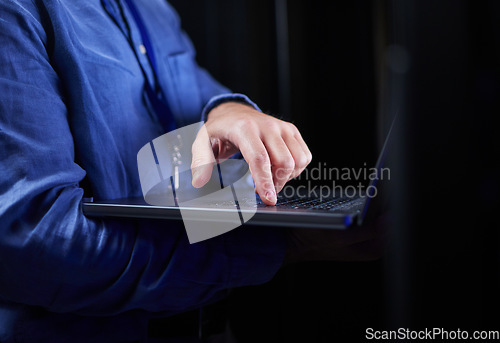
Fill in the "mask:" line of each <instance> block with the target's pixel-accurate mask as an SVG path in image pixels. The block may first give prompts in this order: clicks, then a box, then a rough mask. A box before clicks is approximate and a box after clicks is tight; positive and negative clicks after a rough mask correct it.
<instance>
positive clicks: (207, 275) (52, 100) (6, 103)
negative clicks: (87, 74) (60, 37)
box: [0, 0, 285, 316]
mask: <svg viewBox="0 0 500 343" xmlns="http://www.w3.org/2000/svg"><path fill="white" fill-rule="evenodd" d="M41 3H42V2H31V1H10V0H9V1H2V2H1V3H0V46H2V50H1V51H0V297H1V298H2V299H7V300H9V301H13V302H17V303H23V304H28V305H34V306H42V307H44V308H46V309H48V310H50V311H53V312H72V313H78V314H86V315H99V316H103V315H113V314H117V313H121V312H124V311H127V310H131V309H142V310H146V311H150V312H170V313H175V312H180V311H186V310H189V309H193V308H196V307H199V306H201V305H203V304H205V303H208V302H212V301H214V300H215V299H218V298H219V297H221V295H222V294H223V290H225V289H227V288H231V287H237V286H243V285H249V284H258V283H262V282H266V281H267V280H269V279H270V278H271V277H272V276H273V275H274V274H275V272H276V271H277V269H278V268H279V266H280V265H281V262H282V259H283V255H284V249H285V247H284V245H285V243H284V242H285V239H284V237H283V232H282V231H279V230H272V229H257V228H238V229H236V230H233V231H231V232H229V233H227V234H224V235H222V236H218V237H215V238H213V239H210V240H207V241H203V242H200V243H196V244H192V245H190V244H189V243H188V241H187V237H186V234H185V231H184V228H183V227H182V225H177V224H173V223H169V222H166V221H153V220H144V221H133V220H132V221H131V220H110V219H106V220H96V219H90V218H87V217H85V216H84V215H83V213H82V209H81V199H82V196H83V190H82V189H81V188H80V186H79V184H80V182H81V181H82V179H83V178H84V177H85V174H86V171H85V170H84V166H79V165H78V164H76V163H75V151H74V150H75V148H74V141H73V140H74V136H73V135H72V128H71V127H70V126H69V124H68V117H69V116H71V112H70V111H68V108H67V106H66V102H67V99H66V98H65V94H66V93H65V91H64V89H62V87H61V83H60V80H59V77H58V71H57V70H56V69H55V68H54V67H53V66H52V65H51V57H50V56H51V49H53V48H54V47H53V45H52V43H51V42H50V40H48V39H47V34H46V33H47V32H49V31H50V30H51V29H52V28H51V23H50V20H49V19H48V18H46V17H44V15H43V13H44V9H43V5H41Z"/></svg>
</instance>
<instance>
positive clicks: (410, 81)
mask: <svg viewBox="0 0 500 343" xmlns="http://www.w3.org/2000/svg"><path fill="white" fill-rule="evenodd" d="M170 3H171V4H173V5H174V7H175V8H176V9H177V10H178V12H179V13H180V15H181V18H182V20H183V27H184V29H185V30H186V31H187V32H188V34H189V35H190V36H191V38H192V40H193V42H194V44H195V46H196V47H197V50H198V58H197V59H198V62H199V64H200V65H202V66H203V67H205V68H207V69H208V70H209V71H210V72H211V73H212V75H213V76H214V77H215V78H216V79H218V80H219V81H220V82H221V83H223V84H225V85H226V86H228V87H229V88H231V89H232V90H233V91H235V92H241V93H245V94H247V95H248V96H249V97H250V98H252V99H253V100H254V101H255V102H257V103H258V104H259V106H260V107H261V108H262V109H263V111H265V112H267V113H270V114H272V115H275V116H278V117H281V118H284V119H286V120H289V121H292V122H294V123H295V124H296V126H297V127H298V128H299V129H300V130H301V132H302V134H303V137H304V139H305V141H306V142H307V143H308V145H309V147H310V149H311V151H312V153H313V156H314V159H313V162H312V163H311V166H312V167H314V166H317V165H318V163H327V165H328V166H331V167H339V168H342V167H359V166H362V165H363V164H364V163H367V165H368V166H370V165H373V164H374V163H375V159H376V156H377V154H378V151H379V148H380V141H381V137H382V138H383V137H384V135H385V134H384V132H386V131H387V126H388V122H390V118H391V117H392V116H394V114H395V113H396V112H397V111H399V117H398V122H397V125H396V128H397V130H396V134H395V142H394V143H393V146H394V148H393V151H392V155H393V157H394V158H393V165H392V166H391V168H392V171H391V176H392V177H393V179H391V188H392V192H391V194H392V199H393V206H392V207H391V210H390V218H391V223H392V225H391V226H390V228H389V239H388V249H387V252H386V254H385V255H384V256H383V257H382V258H381V259H379V260H377V261H373V262H322V263H304V264H298V265H295V266H290V267H287V268H286V269H283V270H281V271H280V272H279V273H278V275H276V277H275V278H274V279H273V280H272V282H270V283H268V284H266V285H262V286H253V287H244V288H241V289H236V290H232V291H231V293H230V296H229V297H228V299H227V300H226V301H223V302H221V303H219V304H217V305H215V306H212V307H208V308H205V309H204V310H203V311H204V312H203V322H204V328H205V329H206V332H209V333H210V332H213V333H216V332H221V331H223V330H224V328H227V326H229V327H230V330H231V332H232V334H233V337H234V338H235V340H236V341H237V342H255V341H258V342H263V341H270V342H332V341H334V340H335V339H337V340H338V341H341V342H347V341H362V340H364V335H365V330H366V328H368V327H374V328H376V329H380V330H388V329H391V328H392V329H394V328H399V327H408V328H410V329H413V330H418V329H423V328H426V327H427V328H432V327H442V328H445V329H448V330H456V329H459V328H460V329H461V330H467V329H469V330H480V329H489V330H499V329H500V321H499V320H498V317H499V316H498V312H499V308H498V295H497V293H498V291H499V289H498V276H499V271H500V269H499V266H498V261H499V259H500V255H499V253H498V251H499V250H498V242H499V238H498V229H499V226H500V225H499V224H498V220H497V218H496V215H495V214H496V213H497V212H498V211H496V210H497V209H498V207H497V205H498V199H499V196H498V193H499V188H500V187H499V176H500V173H499V168H498V167H499V156H500V150H499V149H498V134H499V130H498V125H497V124H496V121H495V119H496V117H498V115H499V114H500V106H499V103H500V100H499V99H500V95H499V94H500V67H499V66H500V63H499V62H500V27H499V22H500V20H498V18H499V16H500V3H499V2H496V1H459V0H457V1H451V0H440V1H430V0H422V1H416V0H415V1H410V0H407V1H382V0H377V1H355V0H351V1H319V0H308V1H305V0H294V1H281V0H277V1H269V0H238V1H235V0H205V1H199V0H198V1H194V0H173V1H170ZM283 4H285V5H286V8H285V11H284V12H283V7H280V6H282V5H283ZM283 13H286V14H287V16H286V19H287V22H285V23H284V22H283V16H282V14H283ZM283 28H285V30H283ZM283 32H285V33H286V34H287V35H285V36H283ZM283 37H285V38H287V39H283ZM278 61H280V62H278ZM190 316H191V317H190ZM196 316H197V314H195V313H192V314H186V315H183V316H179V321H177V322H176V321H175V320H176V319H173V321H172V322H171V323H174V324H169V325H167V326H165V324H164V323H162V325H163V326H162V327H163V330H165V331H169V330H174V327H177V328H179V327H182V326H183V325H184V324H180V323H182V322H184V323H185V322H191V323H194V324H190V325H193V326H192V327H191V329H192V330H195V329H196V323H195V322H196V320H191V321H190V318H191V319H192V318H195V319H196ZM188 326H189V325H188ZM155 331H158V332H161V331H162V330H161V329H158V327H157V326H155V325H152V332H155ZM226 331H227V330H226Z"/></svg>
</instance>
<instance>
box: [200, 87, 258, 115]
mask: <svg viewBox="0 0 500 343" xmlns="http://www.w3.org/2000/svg"><path fill="white" fill-rule="evenodd" d="M231 101H234V102H241V103H244V104H247V105H250V106H252V107H253V108H255V109H256V110H257V111H259V112H262V110H261V109H260V108H259V106H257V104H255V103H254V102H253V101H252V100H250V98H248V97H247V96H246V95H244V94H239V93H227V94H219V95H216V96H214V97H213V98H211V99H210V100H209V101H208V103H207V104H206V105H205V107H204V108H203V111H202V112H201V120H202V121H204V122H205V121H207V117H208V114H209V113H210V111H211V110H213V109H214V108H215V107H217V106H219V105H221V104H223V103H225V102H231Z"/></svg>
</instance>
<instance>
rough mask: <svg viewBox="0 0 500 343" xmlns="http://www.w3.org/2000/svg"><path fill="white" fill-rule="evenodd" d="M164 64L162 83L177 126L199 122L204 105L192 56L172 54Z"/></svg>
mask: <svg viewBox="0 0 500 343" xmlns="http://www.w3.org/2000/svg"><path fill="white" fill-rule="evenodd" d="M163 62H164V67H165V74H166V77H165V78H163V79H162V80H161V81H160V82H161V83H162V88H163V90H164V92H165V95H166V96H167V99H168V101H169V105H170V107H171V110H172V112H173V115H174V116H175V119H176V121H177V124H178V125H179V126H184V125H187V124H189V123H192V122H194V121H198V120H199V118H200V114H201V110H202V107H203V104H202V99H201V92H200V87H199V83H198V80H197V66H196V64H195V62H194V59H193V56H192V54H190V53H189V52H180V53H174V54H170V55H168V56H167V57H165V58H164V59H163Z"/></svg>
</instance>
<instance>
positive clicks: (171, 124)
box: [101, 0, 176, 132]
mask: <svg viewBox="0 0 500 343" xmlns="http://www.w3.org/2000/svg"><path fill="white" fill-rule="evenodd" d="M101 1H102V3H103V5H104V8H105V9H106V12H108V14H109V15H110V16H111V17H112V19H113V21H114V22H115V24H116V25H118V27H119V28H120V29H121V31H122V32H123V34H124V35H125V36H126V38H127V39H128V41H129V43H130V45H131V47H132V50H133V51H134V54H135V55H136V58H137V61H138V62H139V66H140V68H141V71H142V73H143V74H144V78H145V80H146V83H145V90H146V96H147V98H148V101H149V103H150V105H151V106H152V107H153V109H154V111H155V113H156V115H157V116H158V119H159V120H160V122H161V124H162V126H163V127H164V128H165V130H166V132H170V131H173V130H175V129H176V124H175V119H174V116H173V114H172V112H171V110H170V106H169V105H168V102H167V99H166V95H165V94H164V92H163V90H162V89H161V86H160V83H159V80H158V69H157V64H156V56H155V54H154V50H153V46H152V44H151V41H150V39H149V34H148V32H147V30H146V26H145V25H144V21H143V20H142V17H141V15H140V13H139V11H138V10H137V7H136V6H135V4H134V3H133V1H132V0H125V2H126V4H127V7H128V8H129V10H130V13H131V14H132V17H133V19H134V21H135V24H136V25H137V28H138V29H139V32H140V35H141V38H142V43H143V44H144V47H145V48H146V56H147V58H148V60H149V64H150V65H151V69H152V70H153V76H154V83H155V85H154V89H153V86H151V84H150V83H149V81H148V77H147V74H146V71H145V70H144V68H143V66H142V64H141V63H140V60H139V57H138V55H137V51H136V49H135V48H134V44H133V42H132V39H131V37H130V34H127V33H126V32H125V30H124V28H123V27H122V25H120V19H119V18H118V14H117V13H116V11H115V9H114V8H113V7H112V6H111V4H110V3H109V0H101ZM122 18H123V21H125V25H126V27H127V29H128V32H130V26H129V25H128V23H127V22H126V20H125V16H124V15H123V13H122ZM162 94H163V97H161V95H162Z"/></svg>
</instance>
